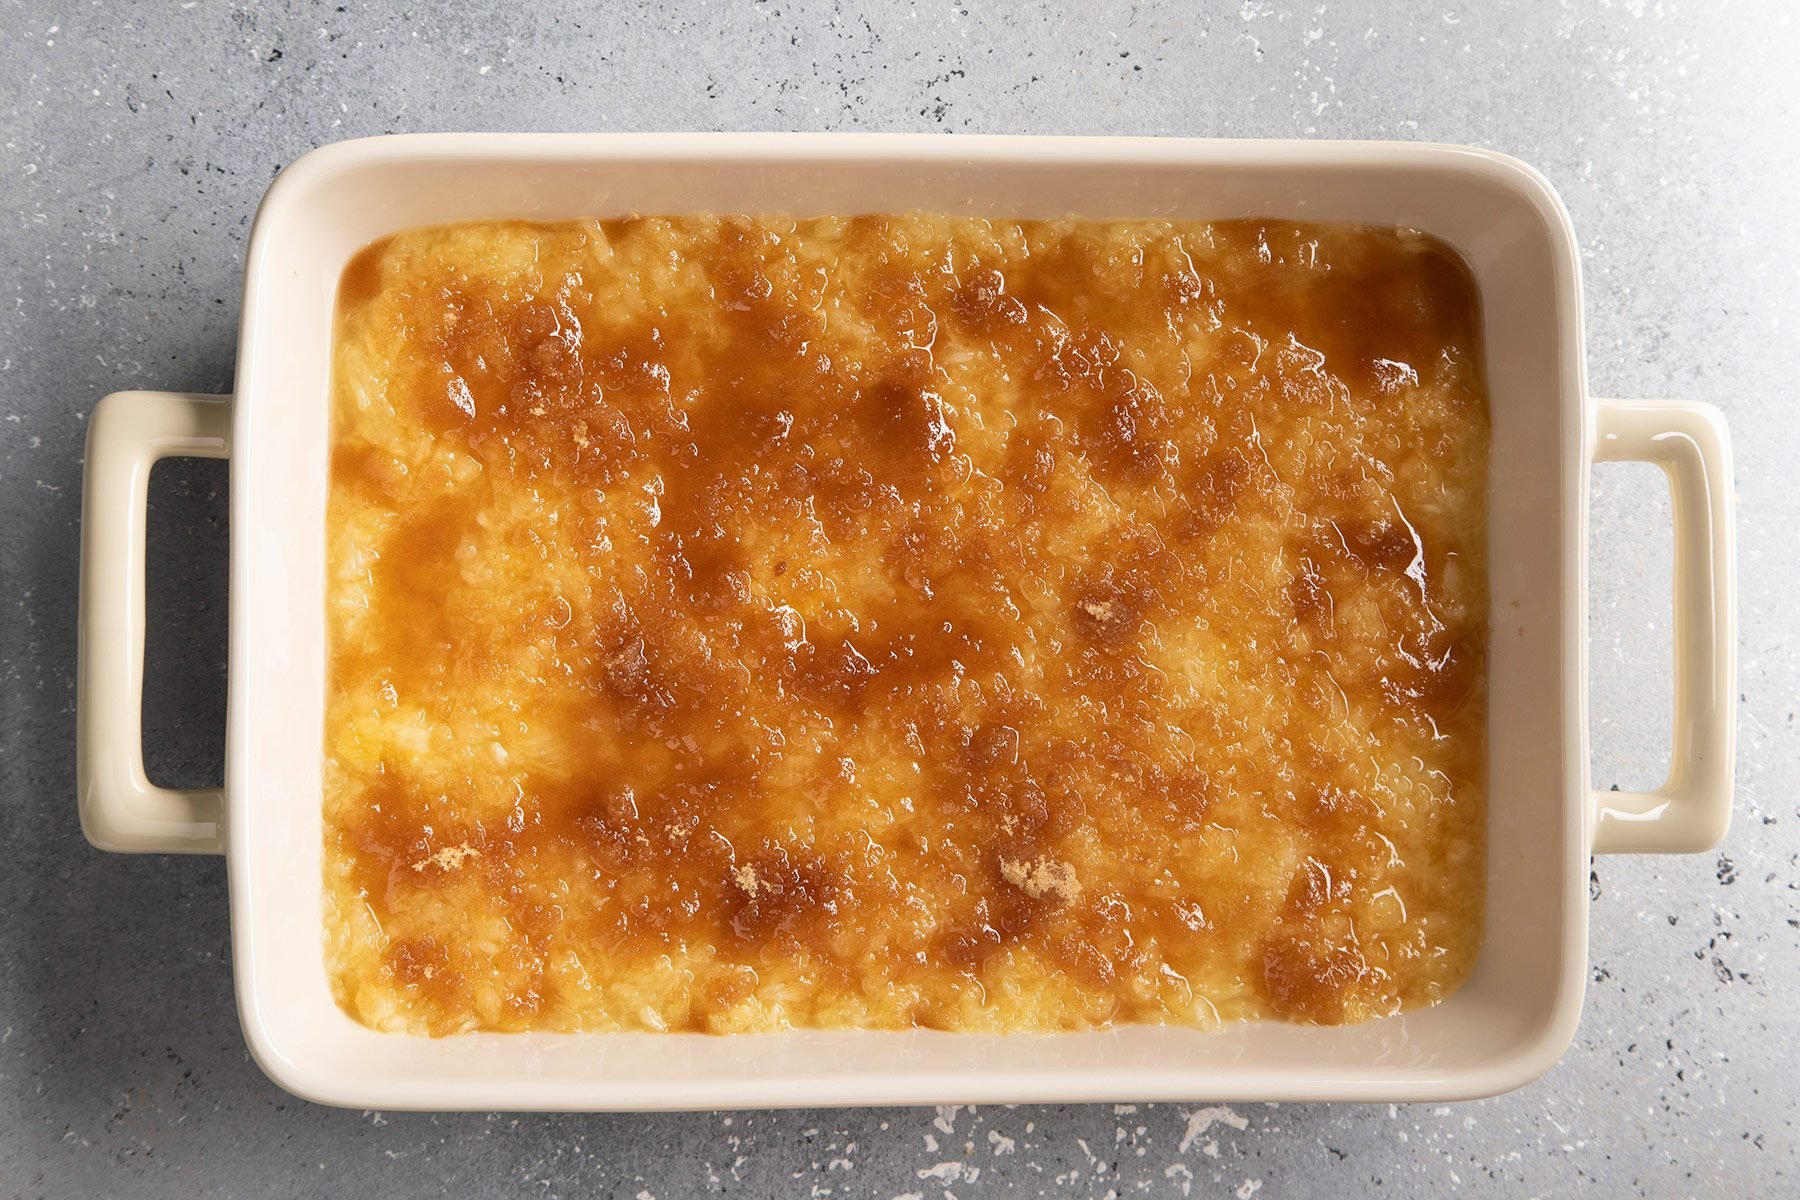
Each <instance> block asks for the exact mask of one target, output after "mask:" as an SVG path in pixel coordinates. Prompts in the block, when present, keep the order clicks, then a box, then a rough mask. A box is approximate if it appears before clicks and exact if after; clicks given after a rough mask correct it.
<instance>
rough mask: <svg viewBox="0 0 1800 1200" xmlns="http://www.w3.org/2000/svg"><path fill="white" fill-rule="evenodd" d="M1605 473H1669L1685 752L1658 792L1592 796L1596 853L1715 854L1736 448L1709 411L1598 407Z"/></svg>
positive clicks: (1724, 750)
mask: <svg viewBox="0 0 1800 1200" xmlns="http://www.w3.org/2000/svg"><path fill="white" fill-rule="evenodd" d="M1594 407H1595V422H1596V424H1595V431H1594V432H1595V438H1594V461H1595V462H1648V463H1655V464H1656V465H1657V466H1659V467H1661V468H1662V469H1663V472H1664V473H1665V474H1666V475H1667V476H1668V479H1669V491H1670V496H1671V499H1672V501H1673V509H1674V515H1675V746H1674V756H1673V761H1672V762H1671V763H1670V765H1669V775H1668V778H1667V779H1666V780H1665V781H1664V783H1663V785H1662V786H1661V787H1659V788H1657V789H1656V790H1655V791H1652V792H1597V793H1595V795H1594V853H1596V854H1636V853H1664V854H1687V853H1696V852H1699V851H1703V850H1710V849H1712V848H1713V847H1714V846H1716V845H1718V844H1719V842H1720V841H1722V840H1723V839H1724V837H1725V831H1726V830H1727V829H1728V828H1729V827H1730V825H1731V791H1732V780H1733V773H1734V758H1735V742H1736V740H1737V726H1736V702H1737V630H1736V625H1737V613H1736V606H1737V581H1736V575H1737V556H1736V549H1735V537H1734V534H1733V529H1732V499H1731V440H1730V438H1729V437H1728V436H1727V434H1726V431H1725V418H1724V416H1723V415H1721V414H1720V412H1719V410H1718V409H1716V408H1714V407H1712V406H1711V405H1710V404H1696V403H1692V402H1688V401H1676V400H1596V401H1595V402H1594Z"/></svg>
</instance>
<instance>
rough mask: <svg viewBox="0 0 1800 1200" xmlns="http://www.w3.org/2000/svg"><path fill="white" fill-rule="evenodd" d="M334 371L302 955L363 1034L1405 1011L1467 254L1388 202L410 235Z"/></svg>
mask: <svg viewBox="0 0 1800 1200" xmlns="http://www.w3.org/2000/svg"><path fill="white" fill-rule="evenodd" d="M338 305H339V308H338V327H337V341H336V344H335V349H334V354H335V361H334V377H335V384H334V399H333V421H334V452H333V460H332V481H331V500H330V515H329V537H330V545H329V548H328V549H329V561H330V582H329V594H328V607H329V612H328V617H329V625H330V633H331V646H332V653H331V660H330V680H329V701H328V704H329V711H328V713H327V741H326V746H325V753H326V789H325V799H324V803H325V816H326V847H325V850H326V855H325V858H326V889H325V893H326V925H327V957H328V961H329V967H330V972H331V976H332V979H333V983H334V988H335V990H336V993H337V996H338V999H339V1001H340V1003H341V1004H342V1005H343V1006H344V1007H345V1008H346V1009H347V1010H348V1011H349V1012H351V1013H352V1014H353V1015H355V1016H356V1017H357V1018H358V1019H360V1020H362V1021H364V1022H366V1023H368V1024H370V1025H372V1026H375V1027H378V1028H383V1029H393V1030H405V1031H411V1032H426V1033H431V1034H446V1033H453V1032H459V1031H465V1030H474V1029H490V1030H520V1029H561V1030H578V1029H589V1030H599V1029H654V1030H665V1029H666V1030H706V1031H713V1032H732V1031H740V1030H761V1029H768V1028H775V1027H782V1026H787V1025H796V1026H870V1027H890V1028H892V1027H911V1026H929V1027H934V1028H943V1029H964V1030H1001V1031H1011V1030H1044V1029H1067V1028H1082V1027H1090V1026H1095V1025H1100V1024H1105V1023H1109V1022H1164V1021H1172V1022H1181V1023H1189V1024H1206V1023H1210V1022H1212V1021H1215V1020H1218V1019H1230V1018H1238V1017H1258V1016H1279V1017H1286V1018H1290V1019H1296V1020H1302V1021H1312V1022H1327V1023H1336V1022H1349V1021H1357V1020H1362V1019H1366V1018H1369V1017H1372V1016H1378V1015H1382V1014H1388V1013H1393V1012H1396V1011H1398V1010H1401V1009H1404V1008H1410V1007H1413V1006H1417V1005H1423V1004H1429V1003H1432V1002H1435V1001H1437V1000H1438V999H1440V998H1442V997H1443V996H1444V995H1446V994H1447V993H1448V992H1449V991H1450V990H1452V989H1454V988H1455V987H1456V986H1457V985H1458V983H1459V982H1460V981H1461V980H1462V978H1463V976H1464V975H1465V974H1466V973H1467V971H1468V969H1469V967H1470V965H1471V963H1472V961H1473V958H1474V955H1475V952H1476V948H1477V945H1478V943H1479V939H1480V926H1481V920H1482V896H1483V867H1484V835H1483V827H1484V821H1485V815H1484V801H1483V794H1482V784H1483V774H1484V758H1485V748H1484V720H1485V718H1484V703H1485V683H1484V665H1483V658H1484V654H1485V650H1486V641H1487V635H1486V580H1485V571H1484V564H1483V557H1482V556H1483V546H1484V538H1485V532H1484V495H1485V488H1486V470H1487V468H1486V463H1487V436H1488V435H1487V409H1486V397H1485V390H1484V384H1483V378H1482V369H1481V348H1480V340H1479V329H1480V323H1479V313H1478V303H1477V295H1476V291H1475V287H1474V284H1473V281H1472V279H1471V277H1470V275H1469V273H1468V271H1467V270H1466V268H1465V267H1464V266H1463V264H1462V263H1461V262H1460V260H1458V259H1457V258H1456V257H1455V255H1454V254H1453V253H1451V252H1450V251H1449V250H1448V249H1447V248H1445V247H1444V246H1442V245H1440V244H1438V243H1435V242H1433V241H1431V240H1429V239H1427V238H1424V237H1422V236H1419V235H1417V234H1412V233H1408V232H1405V231H1398V230H1388V229H1370V228H1355V227H1347V226H1328V225H1312V226H1306V225H1288V224H1276V223H1261V222H1232V223H1213V224H1202V223H1166V222H1107V223H1083V222H1072V221H983V220H973V219H961V218H947V217H937V216H930V215H910V216H897V217H883V216H866V217H857V218H854V219H840V218H826V219H818V220H803V221H794V220H788V219H779V218H737V217H730V218H715V217H699V216H696V217H681V218H672V219H665V218H657V219H631V220H618V221H604V222H598V221H596V222H579V223H567V224H556V225H533V224H525V223H493V224H479V225H467V226H456V227H448V228H439V229H428V230H419V231H414V232H410V233H406V234H403V235H400V236H397V237H394V238H391V239H388V240H385V241H382V242H379V243H376V244H374V245H372V246H370V247H368V248H367V249H366V250H364V251H363V252H362V253H361V254H360V255H358V257H357V258H356V259H355V260H354V262H352V264H351V265H350V267H349V268H348V269H347V270H346V271H345V273H344V277H343V281H342V284H341V288H340V293H339V299H338Z"/></svg>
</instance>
